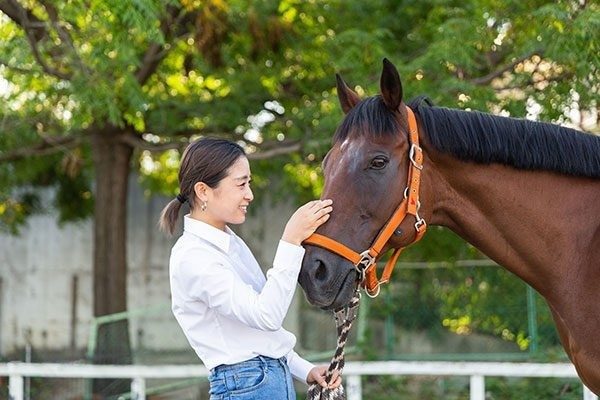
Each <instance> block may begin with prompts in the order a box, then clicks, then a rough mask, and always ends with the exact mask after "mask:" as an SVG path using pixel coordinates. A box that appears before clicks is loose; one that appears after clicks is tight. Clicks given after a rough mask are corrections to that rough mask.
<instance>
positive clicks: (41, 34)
mask: <svg viewBox="0 0 600 400" xmlns="http://www.w3.org/2000/svg"><path fill="white" fill-rule="evenodd" d="M0 11H2V12H3V13H5V14H6V15H7V16H8V17H9V18H10V19H11V20H13V21H14V22H15V23H16V24H17V25H19V26H20V27H21V28H22V29H23V31H24V32H25V36H26V37H27V40H28V41H29V44H30V46H31V50H32V52H33V57H34V58H35V60H36V61H37V62H38V64H39V65H40V66H41V67H42V69H43V70H44V72H46V73H47V74H48V75H52V76H55V77H57V78H59V79H63V80H69V79H70V75H69V74H67V73H64V72H62V71H59V70H58V69H56V68H53V67H51V66H50V65H48V64H47V63H46V62H45V61H44V60H43V58H42V55H41V54H40V51H39V48H38V44H39V43H40V42H41V41H42V40H43V39H46V38H47V37H48V31H47V29H46V23H45V21H42V20H41V19H39V18H37V17H36V16H35V15H33V13H32V12H31V10H28V9H26V8H24V7H22V6H21V5H20V4H19V2H18V1H17V0H0Z"/></svg>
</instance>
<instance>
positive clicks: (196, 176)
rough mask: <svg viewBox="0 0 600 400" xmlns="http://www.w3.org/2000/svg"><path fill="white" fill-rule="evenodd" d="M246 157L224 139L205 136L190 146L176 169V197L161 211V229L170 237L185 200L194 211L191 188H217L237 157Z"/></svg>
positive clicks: (242, 150)
mask: <svg viewBox="0 0 600 400" xmlns="http://www.w3.org/2000/svg"><path fill="white" fill-rule="evenodd" d="M245 156H246V153H245V152H244V149H243V148H242V147H241V146H240V145H238V144H237V143H234V142H231V141H229V140H226V139H218V138H210V137H205V138H202V139H199V140H196V141H195V142H193V143H190V145H189V146H188V147H187V148H186V149H185V151H184V152H183V156H182V158H181V165H180V166H179V195H177V197H176V198H175V199H173V200H171V201H170V202H169V204H167V205H166V206H165V208H163V210H162V213H161V215H160V220H159V226H160V229H161V230H163V231H164V232H167V233H169V234H173V231H174V230H175V224H176V223H177V219H178V218H179V210H180V209H181V206H182V205H183V203H185V202H186V201H187V202H188V203H189V205H190V208H191V209H192V210H193V209H194V206H195V204H194V203H195V200H196V197H195V193H194V185H195V184H196V183H198V182H204V183H206V184H207V185H208V186H210V187H211V188H216V187H217V186H218V185H219V182H221V180H222V179H223V178H225V177H226V176H227V173H228V170H229V168H230V167H231V166H232V165H233V164H234V163H235V162H236V161H237V160H238V158H240V157H245Z"/></svg>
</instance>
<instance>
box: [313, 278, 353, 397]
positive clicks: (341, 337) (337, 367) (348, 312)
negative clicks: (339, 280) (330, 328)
mask: <svg viewBox="0 0 600 400" xmlns="http://www.w3.org/2000/svg"><path fill="white" fill-rule="evenodd" d="M359 300H360V292H359V290H358V288H357V290H356V293H354V296H353V297H352V300H350V303H348V305H347V306H346V307H343V308H340V309H338V310H336V311H334V317H335V326H336V329H337V335H338V338H337V348H336V349H335V353H334V355H333V358H332V359H331V363H330V364H329V368H328V369H327V374H326V375H325V381H326V382H327V383H329V382H330V381H331V377H332V376H333V373H334V371H338V373H339V375H340V376H342V370H343V369H344V346H346V341H347V340H348V334H349V333H350V328H351V327H352V322H353V321H354V319H355V318H356V315H357V312H358V304H359ZM306 399H307V400H346V393H345V392H344V387H343V386H342V385H340V386H338V387H337V388H335V389H328V388H324V387H323V386H321V385H319V384H318V383H313V384H312V385H310V386H309V388H308V392H307V394H306Z"/></svg>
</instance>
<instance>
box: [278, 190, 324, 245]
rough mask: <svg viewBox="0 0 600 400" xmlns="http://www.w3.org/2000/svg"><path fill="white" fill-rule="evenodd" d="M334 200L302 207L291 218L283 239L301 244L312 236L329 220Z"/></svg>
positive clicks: (312, 202)
mask: <svg viewBox="0 0 600 400" xmlns="http://www.w3.org/2000/svg"><path fill="white" fill-rule="evenodd" d="M331 204H333V200H313V201H310V202H308V203H306V204H305V205H303V206H302V207H300V208H298V209H297V210H296V212H295V213H294V214H293V215H292V216H291V217H290V219H289V221H288V223H287V224H286V226H285V230H284V231H283V236H282V237H281V238H282V239H283V240H285V241H286V242H288V243H292V244H295V245H297V246H300V244H301V243H302V242H303V241H304V239H306V238H307V237H309V236H310V235H312V234H313V233H314V232H315V230H317V228H318V227H319V226H321V225H322V224H324V223H325V221H327V220H328V219H329V213H330V212H331V210H333V207H331Z"/></svg>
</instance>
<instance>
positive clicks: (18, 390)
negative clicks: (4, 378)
mask: <svg viewBox="0 0 600 400" xmlns="http://www.w3.org/2000/svg"><path fill="white" fill-rule="evenodd" d="M8 398H9V400H23V376H22V375H9V377H8Z"/></svg>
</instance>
